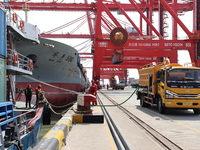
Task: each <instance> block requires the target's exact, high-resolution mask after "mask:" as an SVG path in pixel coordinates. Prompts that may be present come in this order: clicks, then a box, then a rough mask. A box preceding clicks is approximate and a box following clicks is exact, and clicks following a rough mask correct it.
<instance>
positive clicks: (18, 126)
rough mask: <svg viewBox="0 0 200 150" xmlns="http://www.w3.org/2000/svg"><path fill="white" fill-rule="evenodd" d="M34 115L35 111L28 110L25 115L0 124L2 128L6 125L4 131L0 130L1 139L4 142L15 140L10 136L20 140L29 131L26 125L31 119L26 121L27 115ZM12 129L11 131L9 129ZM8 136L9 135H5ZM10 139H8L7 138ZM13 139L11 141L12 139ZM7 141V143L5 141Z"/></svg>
mask: <svg viewBox="0 0 200 150" xmlns="http://www.w3.org/2000/svg"><path fill="white" fill-rule="evenodd" d="M33 113H34V114H35V110H30V111H28V112H26V113H23V114H20V115H18V116H15V117H10V119H6V120H5V121H3V122H1V123H0V126H4V125H5V124H7V127H6V128H5V129H4V130H1V131H2V133H1V136H2V137H1V138H2V139H4V140H5V141H4V142H11V141H12V140H13V139H16V138H14V137H12V136H14V135H15V136H17V139H21V138H22V137H23V136H25V135H26V134H27V133H29V132H30V131H31V129H30V128H31V126H29V125H28V123H29V122H30V121H31V120H32V119H33V118H31V119H27V118H28V115H31V116H32V114H33ZM12 127H13V128H14V130H13V131H12V129H11V128H12ZM7 134H9V135H7ZM8 137H10V138H8ZM12 138H13V139H12ZM7 140H8V141H7Z"/></svg>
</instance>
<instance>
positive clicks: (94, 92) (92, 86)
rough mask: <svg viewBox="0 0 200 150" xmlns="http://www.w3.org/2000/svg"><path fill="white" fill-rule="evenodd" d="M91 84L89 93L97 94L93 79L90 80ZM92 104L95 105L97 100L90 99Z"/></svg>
mask: <svg viewBox="0 0 200 150" xmlns="http://www.w3.org/2000/svg"><path fill="white" fill-rule="evenodd" d="M91 82H92V85H91V86H90V89H89V93H90V94H92V95H94V96H96V95H97V85H96V84H95V82H94V80H92V81H91ZM92 105H97V100H96V99H95V100H93V101H92Z"/></svg>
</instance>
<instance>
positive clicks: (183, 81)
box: [166, 69, 200, 88]
mask: <svg viewBox="0 0 200 150" xmlns="http://www.w3.org/2000/svg"><path fill="white" fill-rule="evenodd" d="M166 79H167V80H166V82H167V86H168V87H171V88H200V69H172V70H170V69H169V70H167V74H166Z"/></svg>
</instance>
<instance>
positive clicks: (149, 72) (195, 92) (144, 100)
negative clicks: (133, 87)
mask: <svg viewBox="0 0 200 150" xmlns="http://www.w3.org/2000/svg"><path fill="white" fill-rule="evenodd" d="M139 74H140V79H139V85H140V86H141V87H142V88H141V89H140V90H139V91H138V99H140V104H141V106H142V107H148V106H151V105H154V104H156V105H157V106H158V110H159V112H160V113H162V114H163V113H165V110H166V109H167V108H177V109H193V111H194V113H195V114H200V68H198V67H194V66H182V65H179V64H170V63H167V64H165V65H164V64H159V65H155V66H151V67H147V68H143V69H141V70H140V71H139Z"/></svg>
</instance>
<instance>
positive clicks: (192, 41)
mask: <svg viewBox="0 0 200 150" xmlns="http://www.w3.org/2000/svg"><path fill="white" fill-rule="evenodd" d="M8 4H9V6H10V7H11V8H12V9H16V10H22V9H24V8H28V9H30V10H48V11H81V12H86V16H87V23H88V29H89V34H84V35H83V34H71V33H70V34H69V33H67V34H54V31H57V30H59V29H60V28H62V26H60V27H58V28H55V29H52V30H51V31H49V32H46V33H43V34H41V36H42V37H46V38H89V39H91V41H92V43H93V45H92V50H91V54H93V78H94V79H95V80H100V76H101V73H102V77H103V76H104V77H105V78H107V77H106V72H107V74H112V73H115V74H118V73H117V70H119V72H120V73H121V71H122V70H123V71H125V72H127V71H126V70H127V69H128V68H137V69H139V68H140V67H141V66H142V65H145V64H147V63H150V62H152V61H155V62H158V61H160V60H161V59H162V58H163V57H167V58H169V59H170V61H171V62H172V63H176V62H177V61H178V59H177V58H178V50H188V52H189V54H190V58H191V61H192V62H194V63H195V64H196V66H200V61H199V59H200V42H199V39H200V13H199V12H200V0H137V1H136V0H128V2H127V3H123V2H118V1H116V0H96V1H94V2H91V3H88V1H87V0H84V2H83V3H75V1H74V3H67V2H65V1H64V0H62V1H61V2H59V1H51V2H44V1H42V2H34V1H33V0H30V1H10V2H9V3H8ZM189 11H191V12H192V13H191V18H192V19H193V20H192V22H191V24H192V25H193V27H192V29H189V28H188V27H187V26H186V25H185V22H184V21H187V19H186V20H181V19H180V15H183V13H184V12H189ZM114 12H118V14H121V15H123V17H124V18H126V21H121V20H118V19H117V18H116V17H115V15H114V14H113V13H114ZM130 12H136V14H131V13H130ZM154 13H156V18H155V16H154V15H153V14H154ZM134 15H138V16H139V17H138V19H137V20H135V19H134V18H136V17H135V16H134ZM154 20H156V22H157V24H155V23H154ZM167 20H170V21H171V24H170V26H171V28H169V25H168V24H167V22H166V21H167ZM74 21H75V22H76V20H74ZM137 22H138V23H137ZM70 23H73V22H70ZM125 26H126V27H127V28H126V27H125ZM79 27H81V24H80V25H79ZM128 27H129V28H128ZM179 28H180V29H181V32H184V33H185V35H186V38H185V39H180V38H179V34H180V33H179ZM128 29H131V30H128ZM168 30H170V31H168ZM168 33H170V34H171V37H168ZM85 55H87V54H85ZM88 55H90V54H88ZM116 68H117V69H116ZM106 70H107V71H106ZM108 70H110V71H108ZM112 70H113V71H112Z"/></svg>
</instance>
